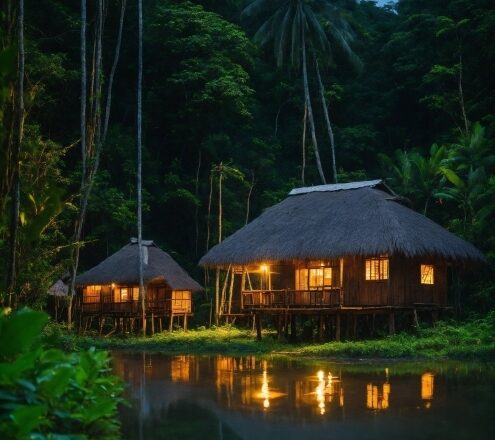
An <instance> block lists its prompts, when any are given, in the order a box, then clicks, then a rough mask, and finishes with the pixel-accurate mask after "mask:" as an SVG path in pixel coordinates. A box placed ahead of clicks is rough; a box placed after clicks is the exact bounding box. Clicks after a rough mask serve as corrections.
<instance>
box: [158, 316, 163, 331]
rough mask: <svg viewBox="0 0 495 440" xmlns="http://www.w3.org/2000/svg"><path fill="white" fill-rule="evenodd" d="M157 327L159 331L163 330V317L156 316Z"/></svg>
mask: <svg viewBox="0 0 495 440" xmlns="http://www.w3.org/2000/svg"><path fill="white" fill-rule="evenodd" d="M158 328H159V329H160V333H161V332H162V331H163V318H158Z"/></svg>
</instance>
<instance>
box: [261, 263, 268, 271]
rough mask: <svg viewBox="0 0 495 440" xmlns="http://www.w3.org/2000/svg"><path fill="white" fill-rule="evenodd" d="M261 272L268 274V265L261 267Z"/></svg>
mask: <svg viewBox="0 0 495 440" xmlns="http://www.w3.org/2000/svg"><path fill="white" fill-rule="evenodd" d="M260 271H261V272H268V265H267V264H262V265H260Z"/></svg>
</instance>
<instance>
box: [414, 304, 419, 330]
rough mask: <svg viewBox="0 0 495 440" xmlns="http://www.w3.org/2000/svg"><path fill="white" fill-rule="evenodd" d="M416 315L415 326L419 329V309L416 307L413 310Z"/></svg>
mask: <svg viewBox="0 0 495 440" xmlns="http://www.w3.org/2000/svg"><path fill="white" fill-rule="evenodd" d="M413 317H414V326H415V327H416V329H418V330H419V320H418V311H417V310H416V309H414V310H413Z"/></svg>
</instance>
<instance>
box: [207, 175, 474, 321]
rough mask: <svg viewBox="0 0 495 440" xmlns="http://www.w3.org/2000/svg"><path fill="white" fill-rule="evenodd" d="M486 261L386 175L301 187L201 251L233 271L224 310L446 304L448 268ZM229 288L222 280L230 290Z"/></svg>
mask: <svg viewBox="0 0 495 440" xmlns="http://www.w3.org/2000/svg"><path fill="white" fill-rule="evenodd" d="M482 261H484V256H483V255H482V253H481V252H480V251H479V250H478V249H476V248H475V247H474V246H473V245H472V244H470V243H468V242H466V241H464V240H462V239H460V238H458V237H457V236H455V235H454V234H452V233H450V232H449V231H447V230H446V229H444V228H443V227H441V226H440V225H438V224H436V223H435V222H433V221H432V220H430V219H429V218H427V217H425V216H424V215H421V214H419V213H417V212H415V211H414V210H412V209H410V208H409V207H408V206H406V204H404V201H403V199H402V198H400V197H398V196H397V195H396V194H395V193H394V192H393V191H392V190H391V189H390V188H388V187H387V186H386V185H385V184H384V182H383V181H381V180H372V181H365V182H352V183H343V184H334V185H321V186H314V187H307V188H297V189H294V190H292V191H291V192H290V193H289V196H288V197H287V198H286V199H285V200H283V201H282V202H280V203H278V204H277V205H275V206H273V207H271V208H269V209H267V210H266V211H264V212H263V213H262V214H261V215H260V216H259V217H258V218H257V219H255V220H254V221H252V222H251V223H249V224H248V225H246V226H244V227H243V228H241V229H240V230H238V231H237V232H235V233H234V234H232V235H231V236H230V237H228V238H226V239H225V240H224V241H223V242H222V243H220V244H217V245H216V246H214V247H213V248H212V249H211V250H210V251H209V252H208V253H207V254H206V255H205V256H204V257H203V258H202V259H201V260H200V265H201V266H203V267H210V268H219V269H221V270H224V271H227V272H228V274H229V276H231V277H233V278H232V285H233V286H234V292H233V298H232V301H231V304H230V310H227V309H226V308H225V306H224V304H220V305H219V307H220V310H219V314H222V313H224V314H228V313H232V314H234V313H240V314H242V313H260V314H261V313H264V314H274V315H277V314H278V315H280V314H283V313H284V314H287V313H289V314H295V313H299V314H316V315H320V316H321V315H322V314H330V315H332V314H333V315H336V314H337V315H340V314H343V313H346V312H348V313H367V312H369V313H376V312H380V311H382V312H383V311H386V312H390V311H391V310H396V309H397V310H413V309H414V310H416V309H418V308H421V309H430V310H433V309H441V308H443V307H445V306H447V269H448V267H449V266H456V265H466V264H470V263H479V262H482ZM224 290H225V289H224Z"/></svg>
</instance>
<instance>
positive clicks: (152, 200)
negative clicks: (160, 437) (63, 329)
mask: <svg viewBox="0 0 495 440" xmlns="http://www.w3.org/2000/svg"><path fill="white" fill-rule="evenodd" d="M251 3H252V2H247V1H244V0H215V1H212V0H195V1H178V0H177V1H174V0H153V1H146V2H145V5H144V66H145V67H144V84H143V118H144V119H143V148H144V151H143V198H144V218H143V227H144V238H151V239H154V240H155V241H156V242H157V243H158V244H159V245H160V246H161V247H163V248H164V249H165V250H167V251H169V252H170V253H171V254H172V255H173V256H174V257H175V258H176V259H177V260H178V261H179V262H180V263H181V264H183V265H184V267H186V268H187V269H188V270H189V271H190V272H191V273H192V274H193V275H195V276H196V278H197V279H198V280H203V273H202V271H201V269H199V268H198V267H197V266H196V263H197V261H198V258H199V257H200V256H201V255H202V254H204V252H205V251H206V249H207V247H208V246H211V245H212V244H214V243H216V242H217V241H218V239H219V237H218V234H219V232H218V230H219V229H218V227H217V222H218V209H217V207H218V204H219V202H220V201H219V200H218V198H219V195H218V193H217V190H216V188H217V185H216V182H217V181H218V179H219V178H222V179H223V194H222V200H221V202H222V205H223V214H222V217H223V218H222V224H223V227H222V235H224V236H226V235H228V234H230V233H232V232H233V231H235V230H236V229H237V228H239V227H240V226H242V225H243V224H244V223H245V221H246V219H248V220H249V219H252V218H254V217H255V216H256V215H258V214H259V213H260V212H261V211H262V210H263V209H264V208H266V207H267V206H270V205H272V204H273V203H275V202H277V201H279V200H280V199H281V198H283V197H284V196H285V195H286V193H287V191H288V190H289V189H291V188H292V187H294V186H299V185H302V184H303V181H302V178H303V171H304V184H305V185H311V184H318V183H320V182H321V177H320V175H321V173H320V172H319V170H318V167H317V162H316V160H315V159H316V157H315V155H316V154H317V153H318V154H319V156H320V159H321V165H322V170H323V172H324V174H325V175H326V177H327V179H328V180H329V181H330V180H331V179H332V178H333V170H332V168H333V166H332V163H333V160H332V142H331V138H329V130H328V129H329V122H330V126H331V129H332V132H333V137H334V146H335V157H336V160H335V163H336V169H337V178H338V180H339V181H345V180H353V179H364V178H375V177H384V178H387V179H388V180H389V183H390V184H391V186H392V187H393V188H394V189H395V190H396V191H397V192H399V193H400V194H402V195H404V196H406V197H408V198H409V199H410V200H411V201H412V203H413V205H414V206H415V208H416V209H418V210H419V211H421V212H424V213H425V214H426V215H428V216H430V217H431V218H433V219H434V220H436V221H438V222H439V223H440V224H442V225H444V226H446V227H448V228H449V229H450V230H452V231H454V232H456V233H457V234H459V235H461V236H463V237H465V238H467V239H469V240H471V241H472V242H473V243H475V244H476V245H477V246H478V247H479V248H480V249H481V250H482V251H484V252H485V254H486V255H487V257H488V260H489V268H488V269H484V270H482V271H479V272H478V273H476V276H473V275H469V273H468V274H467V276H465V277H463V278H462V279H461V280H459V278H458V277H457V276H455V278H454V279H453V280H452V283H451V284H452V286H453V289H452V298H451V300H452V301H451V302H452V304H453V305H455V306H456V310H457V312H458V313H459V315H460V316H462V315H464V316H465V315H467V314H468V313H478V314H485V313H486V312H488V311H489V310H491V309H493V307H494V289H495V283H494V278H493V277H494V275H493V274H494V273H495V270H494V261H495V260H494V255H495V238H494V237H495V236H494V234H493V230H492V225H491V223H492V219H493V218H494V216H495V177H494V169H495V157H494V148H493V147H494V139H495V116H494V115H495V105H494V95H493V78H494V77H495V71H494V69H495V67H494V66H495V48H494V47H493V44H492V41H491V36H492V35H493V34H494V30H495V12H494V10H493V7H492V4H491V2H490V1H488V0H475V1H468V0H429V1H425V0H401V1H399V2H397V3H396V4H391V5H389V6H386V7H378V6H377V5H376V4H375V3H374V2H372V1H360V2H358V1H355V0H336V1H332V2H325V1H322V0H306V1H295V2H292V3H293V4H300V5H301V7H302V8H303V9H304V15H305V17H307V20H309V21H310V22H311V23H312V24H311V26H310V27H309V28H308V29H307V32H308V33H307V35H306V37H305V38H307V42H308V53H307V54H306V55H307V59H306V66H305V67H306V73H307V84H306V83H305V82H304V81H303V76H304V75H303V74H302V73H303V71H302V70H301V69H302V64H301V63H302V58H303V54H302V46H301V38H299V37H300V35H299V34H298V33H297V32H296V33H295V34H294V38H291V39H288V37H287V35H286V34H285V33H281V32H280V29H279V28H278V27H277V28H272V31H273V32H268V30H269V25H267V26H264V27H263V23H278V24H280V23H281V22H280V20H279V21H277V20H278V19H279V18H280V14H279V12H277V8H279V7H285V6H287V4H288V3H290V2H281V1H273V2H266V1H258V2H254V3H252V4H251ZM97 4H99V3H98V2H96V3H91V2H90V4H88V19H87V23H88V29H87V39H86V40H87V46H88V49H87V58H88V60H87V66H88V75H89V78H88V81H89V85H88V90H89V92H88V93H89V95H88V112H87V119H88V121H87V135H88V136H87V139H86V141H87V148H88V149H89V150H91V151H89V150H88V151H89V152H90V153H91V154H93V155H91V154H89V156H88V161H89V162H88V163H89V164H90V165H92V164H93V163H94V162H95V161H97V156H95V155H94V151H95V149H96V147H98V146H101V156H100V157H99V169H98V172H97V173H96V175H95V181H94V185H93V187H92V191H91V194H90V197H89V204H88V208H87V215H86V219H85V223H84V228H83V231H82V232H83V233H82V239H81V243H79V242H78V243H74V239H75V237H76V235H75V233H74V230H75V229H77V228H75V223H76V220H77V218H78V212H79V211H80V204H81V197H80V182H81V172H82V171H81V169H82V168H81V166H82V164H81V151H80V148H79V140H80V130H79V126H80V117H79V111H80V62H79V57H80V41H79V31H80V4H79V2H64V1H60V0H42V1H39V0H36V1H34V0H25V17H24V22H25V26H24V39H25V41H24V46H25V62H26V66H25V69H26V71H25V75H24V79H25V87H24V89H25V91H24V101H25V112H24V113H23V115H22V116H23V118H24V129H23V140H22V143H21V150H20V157H19V160H16V155H15V154H14V153H15V151H16V150H15V143H16V139H17V138H16V136H14V135H15V133H16V127H17V125H16V124H17V122H16V121H17V119H16V117H17V116H19V115H17V114H16V111H15V109H16V105H17V104H16V103H17V101H16V99H17V95H16V94H17V93H18V92H17V88H16V85H17V83H18V80H17V79H16V76H17V75H16V73H17V72H16V66H17V63H16V53H17V48H18V37H17V33H16V32H17V29H16V8H15V7H14V6H15V5H16V2H13V1H12V0H8V1H6V2H2V6H1V13H0V21H1V26H0V29H1V31H0V32H1V33H0V118H1V119H0V128H1V131H0V142H1V143H2V148H1V151H2V153H1V158H0V179H1V182H0V183H1V184H0V206H1V208H2V209H1V214H0V264H1V266H2V270H1V271H0V278H1V279H0V294H1V295H2V298H3V301H5V302H8V295H7V293H9V292H8V291H9V290H11V292H10V293H12V298H14V301H13V303H14V305H22V304H28V305H31V306H33V307H37V308H39V307H44V306H45V305H46V301H47V298H46V291H47V288H48V286H49V285H50V284H51V283H52V282H53V281H55V280H56V279H57V278H58V277H60V276H61V275H62V274H63V273H65V272H67V271H68V270H70V268H71V267H72V263H71V258H72V257H73V252H72V251H73V250H74V248H75V247H78V246H79V244H82V246H83V247H82V249H81V262H80V264H79V268H80V269H81V270H82V269H85V268H88V267H90V266H92V265H94V264H95V262H97V261H100V260H101V259H102V258H103V257H105V256H107V255H108V254H110V253H112V252H113V251H115V250H116V249H118V248H120V247H121V246H122V245H123V244H124V243H125V242H126V241H127V240H128V238H129V237H130V236H133V235H136V147H135V139H136V130H135V126H136V124H135V120H136V90H135V89H136V87H135V85H136V75H137V68H136V65H137V64H136V60H137V7H136V3H135V2H131V1H127V4H126V9H125V17H124V25H123V33H122V45H121V50H120V58H119V59H118V63H117V65H116V70H115V77H114V84H113V94H112V96H113V101H112V106H111V111H110V114H109V125H108V130H106V128H105V123H104V119H105V118H104V117H103V116H102V114H104V115H105V116H106V112H105V111H104V108H105V105H106V103H107V100H106V98H107V95H108V94H107V87H108V82H109V80H110V78H111V72H112V65H113V62H114V53H115V47H116V43H117V40H118V30H119V19H120V13H121V5H122V2H121V1H120V0H108V1H106V2H104V6H105V8H104V14H103V17H104V22H102V35H103V36H102V39H101V41H102V47H101V53H102V57H101V59H102V61H101V63H100V64H99V63H97V62H96V61H95V58H94V57H95V56H96V55H95V53H96V52H98V50H96V49H98V47H99V46H98V44H97V43H98V39H96V37H95V35H96V34H97V32H96V30H97V27H98V23H99V20H98V10H97V8H96V5H97ZM248 4H251V9H248V10H245V8H246V6H247V5H248ZM330 4H331V6H332V8H331V9H329V8H328V5H330ZM284 5H285V6H284ZM243 10H245V12H244V13H242V11H243ZM277 13H278V14H279V15H276V14H277ZM292 13H293V12H291V14H292ZM274 14H275V15H274ZM277 17H278V18H277ZM291 17H292V18H294V17H295V16H291ZM296 18H297V17H296ZM296 18H294V20H295V21H294V23H295V24H294V26H297V25H298V23H299V24H300V22H298V21H297V20H298V19H299V18H297V20H296ZM272 19H273V20H274V21H273V22H271V21H270V20H272ZM286 24H287V23H286ZM277 26H278V25H277ZM291 29H292V30H294V32H295V29H296V28H294V27H293V28H291ZM304 29H305V28H304V27H303V28H302V30H304ZM275 31H276V32H275ZM305 41H306V40H305ZM95 51H96V52H95ZM316 61H317V62H318V64H316ZM95 62H96V64H95ZM98 66H100V67H98ZM95 69H96V71H97V74H96V76H95V75H94V74H93V73H94V72H93V71H94V70H95ZM98 69H99V70H98ZM98 72H99V74H98ZM318 73H320V76H321V80H322V85H321V87H320V84H319V81H318ZM97 80H98V81H97ZM91 81H94V83H92V82H91ZM91 84H93V85H91ZM306 86H307V87H306ZM309 102H311V105H312V112H313V117H314V121H313V122H314V123H313V122H311V121H310V120H309V119H308V124H307V126H308V127H307V133H306V137H307V140H303V126H304V125H305V122H304V121H303V119H305V117H304V115H305V113H308V112H305V108H306V110H308V103H309ZM322 102H324V103H326V104H327V108H328V112H329V120H328V121H327V119H326V117H325V114H324V111H323V107H322V105H321V104H322ZM102 118H103V120H102ZM308 118H309V115H308ZM100 131H101V132H102V133H100ZM313 131H314V136H313ZM98 133H100V134H98ZM99 136H100V137H99ZM98 139H100V140H98ZM303 145H304V152H305V154H304V156H305V162H304V164H303ZM17 166H19V176H20V209H19V216H18V220H19V231H18V237H17V239H15V240H14V232H13V229H12V226H13V224H14V223H15V220H14V221H13V220H12V212H15V203H14V202H15V197H14V195H15V191H14V190H15V185H14V183H15V176H16V170H17ZM14 217H15V216H14ZM12 243H13V248H14V250H15V252H14V255H15V256H16V261H17V265H16V267H15V271H14V274H15V283H9V280H8V279H7V278H8V277H7V274H8V272H9V271H8V268H9V267H11V264H10V263H11V259H12V255H11V252H9V249H10V248H12ZM208 295H209V292H208V290H207V291H206V294H205V296H201V297H198V298H197V299H196V301H197V303H198V304H197V306H198V307H197V310H198V312H199V313H197V314H196V319H197V322H196V323H197V324H198V325H202V324H204V323H205V322H206V320H205V319H204V317H205V316H204V314H202V313H200V311H201V310H202V309H201V307H200V305H201V303H205V302H209V298H208Z"/></svg>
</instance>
